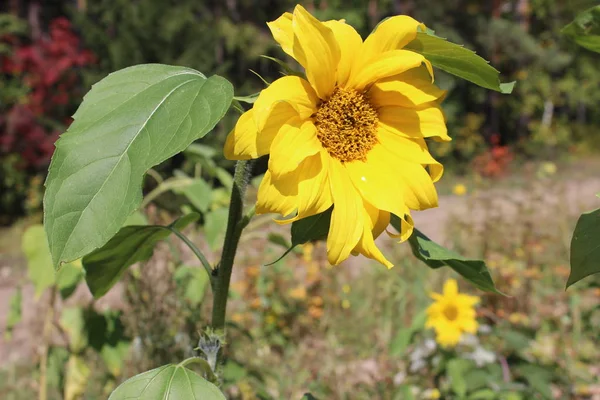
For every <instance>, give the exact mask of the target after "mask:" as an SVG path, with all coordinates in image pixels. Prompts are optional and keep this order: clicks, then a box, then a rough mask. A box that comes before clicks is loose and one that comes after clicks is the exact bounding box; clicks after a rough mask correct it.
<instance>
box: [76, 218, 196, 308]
mask: <svg viewBox="0 0 600 400" xmlns="http://www.w3.org/2000/svg"><path fill="white" fill-rule="evenodd" d="M197 219H198V214H194V213H192V214H188V215H186V216H184V217H182V218H180V219H178V220H176V221H174V222H173V223H171V224H170V225H169V226H160V225H133V226H126V227H124V228H121V230H120V231H119V232H118V233H117V234H116V235H115V236H114V237H113V238H112V239H110V240H109V241H108V243H106V244H105V245H104V246H102V247H101V248H99V249H97V250H94V251H93V252H91V253H90V254H88V255H86V256H85V257H84V258H83V260H82V263H83V267H84V269H85V271H86V277H85V279H86V282H87V284H88V287H89V288H90V291H91V292H92V294H93V295H94V297H101V296H103V295H104V294H105V293H106V292H108V290H109V289H110V288H111V287H113V285H114V284H115V283H116V282H117V281H118V280H119V278H120V277H121V275H122V274H123V272H124V271H125V270H126V269H127V268H128V267H129V266H130V265H133V264H135V263H136V262H140V261H146V260H148V259H149V258H150V257H152V254H153V252H154V246H155V245H156V244H157V243H158V242H160V241H161V240H164V239H166V238H167V237H169V236H170V235H171V234H172V233H173V231H172V229H177V230H180V229H183V228H185V227H186V226H187V225H189V224H190V223H192V222H194V221H196V220H197Z"/></svg>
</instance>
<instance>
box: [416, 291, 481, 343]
mask: <svg viewBox="0 0 600 400" xmlns="http://www.w3.org/2000/svg"><path fill="white" fill-rule="evenodd" d="M431 298H433V299H434V300H435V303H433V304H432V305H430V306H429V307H428V308H427V322H426V323H425V327H426V328H433V329H435V332H436V341H437V342H438V343H439V344H440V345H441V346H443V347H453V346H456V344H457V343H458V342H459V340H460V338H461V336H462V334H463V333H475V332H477V326H478V325H477V320H476V319H475V308H474V306H475V304H477V303H478V302H479V297H476V296H469V295H466V294H460V293H458V285H457V284H456V281H455V280H454V279H449V280H447V281H446V283H444V293H443V294H439V293H431Z"/></svg>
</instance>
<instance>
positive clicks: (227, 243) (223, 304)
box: [212, 161, 253, 330]
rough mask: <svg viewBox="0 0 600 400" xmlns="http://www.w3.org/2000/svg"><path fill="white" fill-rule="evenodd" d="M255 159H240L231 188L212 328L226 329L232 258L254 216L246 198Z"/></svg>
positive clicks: (217, 272)
mask: <svg viewBox="0 0 600 400" xmlns="http://www.w3.org/2000/svg"><path fill="white" fill-rule="evenodd" d="M251 170H252V161H238V162H237V163H236V164H235V173H234V175H233V187H232V188H231V203H230V204H229V218H228V220H227V231H226V232H225V239H224V241H223V252H222V254H221V262H220V264H219V266H218V268H217V269H216V270H215V272H214V273H216V278H215V288H214V301H213V309H212V327H213V329H215V330H225V313H226V311H227V297H228V295H229V282H230V281H231V272H232V271H233V261H234V259H235V253H236V251H237V247H238V244H239V241H240V236H241V235H242V231H243V230H244V228H245V227H246V225H247V224H248V222H249V219H250V218H252V214H253V213H250V214H248V215H247V216H246V217H244V215H243V212H244V197H245V194H246V189H247V188H248V181H249V180H250V172H251Z"/></svg>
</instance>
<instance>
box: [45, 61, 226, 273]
mask: <svg viewBox="0 0 600 400" xmlns="http://www.w3.org/2000/svg"><path fill="white" fill-rule="evenodd" d="M232 97H233V89H232V86H231V84H230V83H229V82H228V81H227V80H225V79H224V78H221V77H219V76H212V77H210V78H208V79H207V78H206V77H205V76H204V75H202V74H201V73H200V72H198V71H195V70H192V69H189V68H183V67H172V66H167V65H160V64H147V65H138V66H134V67H130V68H126V69H123V70H121V71H118V72H115V73H112V74H110V75H109V76H108V77H106V78H104V79H103V80H102V81H100V82H99V83H97V84H96V85H94V86H93V88H92V90H91V91H90V92H89V93H88V94H87V95H86V96H85V98H84V101H83V103H82V105H81V106H80V107H79V109H78V110H77V112H76V113H75V115H74V116H73V118H74V122H73V124H72V125H71V127H70V128H69V129H68V131H67V132H66V133H64V134H63V135H62V136H61V137H60V139H59V140H58V141H57V142H56V150H55V152H54V155H53V157H52V162H51V164H50V170H49V174H48V178H47V180H46V193H45V196H44V225H45V228H46V234H47V236H48V242H49V244H50V251H51V253H52V260H53V263H54V266H55V267H59V266H60V265H61V264H62V263H64V262H68V261H72V260H75V259H77V258H80V257H82V256H84V255H86V254H89V253H90V252H91V251H93V250H94V249H97V248H99V247H101V246H103V245H104V244H106V243H107V242H108V241H109V240H110V239H111V238H112V237H113V236H114V235H115V234H116V233H117V231H118V230H119V228H121V226H123V223H124V222H125V220H126V219H127V217H128V216H129V215H130V214H131V213H132V212H133V211H134V210H135V209H136V208H138V207H139V205H140V203H141V201H142V181H143V177H144V174H145V173H146V171H147V170H148V169H150V168H152V167H153V166H154V165H157V164H159V163H161V162H162V161H164V160H167V159H168V158H170V157H172V156H173V155H175V154H177V153H179V152H181V151H182V150H184V149H185V148H186V147H187V146H189V145H190V144H191V143H192V142H193V141H195V140H196V139H199V138H201V137H203V136H204V135H206V134H207V133H208V132H209V131H210V130H212V129H213V127H214V126H215V125H216V123H217V122H219V120H220V119H221V118H222V117H223V115H224V114H225V112H226V111H227V109H228V108H229V105H230V103H231V99H232Z"/></svg>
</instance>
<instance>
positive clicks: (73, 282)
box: [56, 260, 85, 299]
mask: <svg viewBox="0 0 600 400" xmlns="http://www.w3.org/2000/svg"><path fill="white" fill-rule="evenodd" d="M84 275H85V274H84V271H83V266H82V265H81V260H76V261H73V262H72V263H69V264H65V265H63V267H62V268H61V269H59V270H58V271H57V272H56V287H57V288H58V290H59V291H60V296H61V297H62V298H63V299H66V298H68V297H69V296H71V295H72V294H73V292H74V291H75V289H77V285H79V282H81V279H83V276H84Z"/></svg>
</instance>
